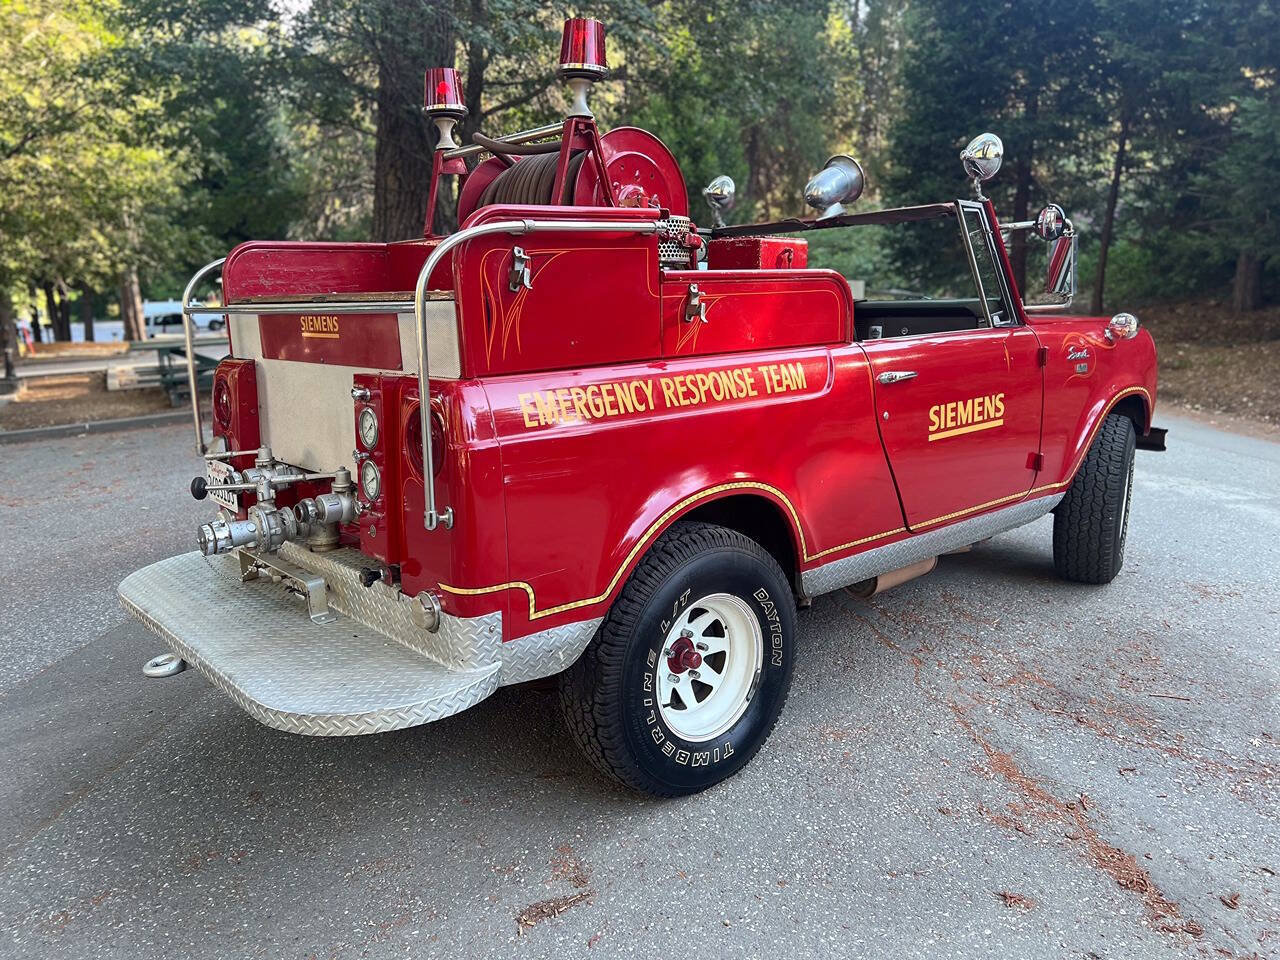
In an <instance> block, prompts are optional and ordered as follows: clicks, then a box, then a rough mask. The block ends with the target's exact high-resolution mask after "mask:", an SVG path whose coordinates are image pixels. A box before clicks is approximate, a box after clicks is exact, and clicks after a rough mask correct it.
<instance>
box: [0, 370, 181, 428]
mask: <svg viewBox="0 0 1280 960" xmlns="http://www.w3.org/2000/svg"><path fill="white" fill-rule="evenodd" d="M171 409H173V408H172V407H171V406H170V405H169V396H168V394H166V393H165V392H164V390H162V389H160V388H159V387H147V388H144V389H141V390H111V391H108V390H107V375H106V374H105V373H102V372H88V373H68V374H61V375H58V376H52V377H35V378H31V379H28V380H24V381H23V383H22V389H20V390H19V391H18V395H17V396H16V397H14V398H13V399H12V400H11V401H9V402H8V403H6V404H4V405H3V406H0V430H25V429H28V428H30V427H52V426H58V425H60V424H64V423H85V422H88V421H91V420H114V419H117V418H119V417H137V416H143V415H145V414H148V413H161V412H165V411H168V410H171Z"/></svg>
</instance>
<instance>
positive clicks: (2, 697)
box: [0, 416, 1280, 960]
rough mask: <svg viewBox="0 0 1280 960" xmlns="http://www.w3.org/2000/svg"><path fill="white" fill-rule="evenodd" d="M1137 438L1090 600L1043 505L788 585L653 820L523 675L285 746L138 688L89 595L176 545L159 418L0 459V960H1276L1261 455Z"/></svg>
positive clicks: (174, 471)
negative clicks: (762, 698)
mask: <svg viewBox="0 0 1280 960" xmlns="http://www.w3.org/2000/svg"><path fill="white" fill-rule="evenodd" d="M1159 420H1160V423H1161V424H1162V425H1163V426H1167V427H1170V428H1171V429H1170V434H1169V451H1168V452H1167V453H1163V454H1159V453H1143V452H1140V453H1139V454H1138V456H1139V460H1138V466H1137V479H1136V487H1135V494H1134V501H1133V507H1132V521H1131V528H1130V533H1129V545H1128V556H1127V560H1126V565H1125V568H1124V570H1123V571H1122V572H1121V574H1120V576H1119V578H1118V579H1117V580H1116V582H1115V583H1113V584H1112V585H1110V586H1108V587H1101V588H1098V587H1085V586H1079V585H1074V584H1067V583H1063V582H1061V581H1059V580H1057V579H1056V578H1055V576H1054V574H1053V569H1052V563H1051V551H1050V532H1051V520H1050V519H1048V518H1046V519H1044V520H1041V521H1038V522H1037V523H1035V524H1033V525H1031V526H1029V527H1025V528H1023V529H1021V530H1018V531H1015V532H1013V533H1010V534H1006V535H1004V536H1001V537H998V538H996V539H995V540H993V541H991V542H990V543H988V544H986V545H983V546H981V547H979V548H978V549H976V550H974V551H972V552H971V553H968V554H963V555H958V556H950V557H946V558H944V559H943V561H942V563H941V565H940V567H939V569H938V570H937V571H936V572H935V573H933V574H932V575H930V576H929V577H926V578H924V579H921V580H918V581H914V582H912V583H909V584H906V585H904V586H903V587H900V588H899V589H897V590H895V591H893V592H891V593H888V594H885V595H882V596H880V597H876V598H874V599H873V600H871V601H869V602H863V601H856V600H854V599H852V598H851V597H848V596H846V595H843V594H836V595H831V596H828V597H823V598H820V599H818V600H817V601H816V602H815V603H814V605H813V607H812V609H811V610H808V611H806V612H804V613H802V614H801V617H800V637H799V640H800V655H799V658H798V666H797V670H796V677H795V684H794V687H793V689H792V692H791V698H790V701H789V702H788V704H787V708H786V710H785V712H784V714H783V717H782V720H781V721H780V723H779V726H778V729H777V730H776V731H775V733H774V735H773V737H772V738H771V740H770V741H769V743H768V744H767V745H766V746H765V748H764V750H763V751H762V752H761V754H760V755H759V757H757V759H756V760H755V761H754V762H753V763H752V764H751V765H749V766H748V767H747V768H746V769H745V770H744V771H743V772H742V773H741V774H740V775H739V776H738V777H736V778H734V779H733V780H730V781H729V782H727V783H725V784H723V785H721V786H719V787H717V788H715V789H713V790H711V791H708V792H707V793H704V794H701V795H699V796H696V797H691V798H687V799H682V800H678V801H656V800H651V799H646V798H642V797H637V796H634V795H631V794H628V793H625V792H622V791H620V790H619V789H617V788H615V787H614V786H613V785H611V784H610V783H608V782H606V781H604V780H603V779H602V778H600V777H599V776H597V775H595V774H594V773H592V772H590V770H589V769H588V768H587V766H586V765H585V763H584V762H583V761H581V760H580V759H579V758H578V755H577V754H576V752H575V751H574V749H573V747H572V746H571V744H570V743H569V742H568V736H567V734H566V732H565V731H564V729H563V728H562V725H561V721H560V719H559V716H558V711H557V708H556V704H555V702H554V699H553V694H552V693H551V692H550V691H548V690H545V689H536V688H528V687H525V688H508V689H504V690H501V691H499V692H498V693H497V694H495V695H494V696H493V697H491V698H490V699H489V700H487V701H485V702H484V703H482V704H480V705H479V706H477V707H475V708H473V709H472V710H469V711H467V712H465V713H463V714H461V715H458V716H456V717H452V718H450V719H448V720H444V721H441V722H438V723H435V724H431V725H429V726H426V727H421V728H417V729H413V730H407V731H401V732H398V733H393V734H384V735H380V736H374V737H364V738H359V739H349V740H347V739H343V740H318V739H307V738H303V737H298V736H291V735H288V734H283V733H278V732H275V731H272V730H269V729H267V728H265V727H261V726H259V725H257V724H256V723H255V722H254V721H252V720H250V719H249V718H248V717H247V716H245V715H244V714H242V713H241V712H240V711H239V710H238V709H237V708H236V707H234V706H233V705H232V704H231V703H230V702H229V701H228V700H227V699H226V698H225V697H223V696H222V695H221V694H219V693H217V692H216V691H214V690H213V689H212V688H211V687H210V686H209V685H208V684H207V683H206V682H205V681H204V680H203V679H202V678H201V677H200V676H199V674H197V673H196V672H195V671H191V670H189V671H187V672H185V673H183V674H180V675H179V676H177V677H175V678H172V679H168V680H147V679H144V678H143V676H142V674H141V666H142V663H143V662H144V661H145V660H146V659H147V658H148V657H149V656H151V655H153V654H155V653H158V652H160V651H161V646H160V644H159V642H158V641H156V640H154V639H153V638H152V637H151V635H150V634H149V633H147V632H146V631H145V630H144V629H143V628H141V627H140V626H139V625H138V624H136V623H134V622H132V621H130V620H127V619H126V618H125V616H124V615H123V614H122V613H121V612H120V610H119V608H118V607H117V605H116V600H115V587H116V584H117V583H118V582H119V580H120V579H121V578H122V577H124V576H125V575H126V574H127V573H129V572H130V571H132V570H133V569H135V568H137V567H139V566H141V565H144V564H147V563H150V562H153V561H155V560H159V559H161V558H163V557H166V556H169V555H171V554H173V553H176V552H179V551H183V550H187V549H190V548H191V546H192V544H193V538H194V529H195V524H196V522H197V521H198V520H199V519H201V518H203V517H204V515H205V514H206V513H207V511H208V508H207V506H206V505H202V504H196V503H195V502H193V501H192V500H191V499H190V498H189V496H187V495H186V494H185V492H184V491H185V488H186V485H187V483H188V481H189V480H190V477H191V476H192V475H193V474H194V473H195V472H196V471H197V470H198V469H199V462H198V460H197V459H196V457H195V455H194V452H193V451H192V449H191V447H190V442H189V436H188V430H187V429H186V428H184V427H171V428H163V429H154V430H147V431H136V432H132V433H119V434H104V435H90V436H85V437H79V438H67V439H59V440H53V441H47V442H39V443H30V444H18V445H13V446H8V447H0V583H3V584H4V593H3V596H4V603H3V604H2V605H0V957H68V958H76V960H87V958H93V957H128V958H130V960H144V958H151V957H166V958H167V957H194V958H204V957H209V958H222V957H298V958H307V957H317V958H349V957H376V958H382V957H410V956H414V957H416V956H424V957H425V956H440V957H501V958H504V960H507V958H512V957H520V958H523V957H530V958H532V957H579V956H581V957H595V956H616V955H625V956H630V955H636V956H646V957H655V958H669V957H688V956H697V957H701V958H715V957H763V956H768V957H770V958H771V960H772V958H780V957H793V956H794V957H832V956H835V957H846V956H848V957H853V956H857V957H892V958H894V960H899V958H909V957H940V956H965V957H970V956H972V957H988V956H991V957H996V956H998V957H1026V958H1039V957H1086V958H1092V957H1106V958H1110V957H1115V958H1120V957H1126V958H1128V957H1147V956H1153V957H1155V956H1182V955H1189V956H1196V957H1204V956H1208V957H1215V956H1236V957H1246V956H1251V955H1253V954H1257V955H1260V956H1269V955H1280V893H1278V892H1277V888H1278V885H1280V878H1278V877H1277V873H1280V803H1278V800H1280V778H1278V775H1280V752H1278V750H1277V737H1280V730H1278V729H1277V728H1278V727H1280V722H1278V721H1280V629H1277V627H1278V626H1280V445H1277V444H1275V443H1272V442H1269V441H1266V440H1258V439H1250V438H1246V437H1242V436H1237V435H1233V434H1228V433H1223V432H1219V431H1216V430H1214V429H1211V428H1209V427H1205V426H1201V425H1197V424H1195V423H1192V422H1190V421H1185V420H1179V419H1174V418H1171V417H1167V416H1161V417H1160V418H1159Z"/></svg>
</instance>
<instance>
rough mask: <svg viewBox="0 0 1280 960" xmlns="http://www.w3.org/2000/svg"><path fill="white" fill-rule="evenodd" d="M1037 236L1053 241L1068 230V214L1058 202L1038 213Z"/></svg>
mask: <svg viewBox="0 0 1280 960" xmlns="http://www.w3.org/2000/svg"><path fill="white" fill-rule="evenodd" d="M1035 231H1036V236H1038V237H1039V238H1040V239H1041V240H1045V241H1047V242H1049V243H1052V242H1053V241H1054V240H1057V239H1058V238H1059V237H1060V236H1062V235H1063V234H1064V233H1066V231H1067V214H1066V211H1065V210H1063V209H1062V208H1061V207H1060V206H1058V205H1057V204H1056V203H1051V204H1049V205H1048V206H1047V207H1045V208H1044V209H1043V210H1041V211H1040V212H1039V213H1038V214H1037V215H1036V225H1035Z"/></svg>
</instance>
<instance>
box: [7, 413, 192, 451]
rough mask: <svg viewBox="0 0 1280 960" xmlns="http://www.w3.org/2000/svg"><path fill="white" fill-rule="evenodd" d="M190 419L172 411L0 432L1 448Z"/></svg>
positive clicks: (168, 423) (158, 425) (188, 415)
mask: <svg viewBox="0 0 1280 960" xmlns="http://www.w3.org/2000/svg"><path fill="white" fill-rule="evenodd" d="M190 419H191V411H190V410H172V411H169V412H167V413H152V414H147V415H146V416H144V417H120V418H119V419H116V420H90V421H88V422H86V423H61V424H58V425H57V426H53V427H30V428H28V429H26V430H0V446H2V445H4V444H7V443H23V442H25V441H28V440H50V439H53V438H56V437H74V436H80V435H82V434H86V433H113V432H115V431H118V430H137V429H140V428H142V427H165V426H169V425H170V424H174V423H184V422H186V421H188V420H190Z"/></svg>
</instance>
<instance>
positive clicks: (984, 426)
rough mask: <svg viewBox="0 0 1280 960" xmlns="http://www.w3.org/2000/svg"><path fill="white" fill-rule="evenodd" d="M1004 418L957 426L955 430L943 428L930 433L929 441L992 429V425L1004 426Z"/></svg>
mask: <svg viewBox="0 0 1280 960" xmlns="http://www.w3.org/2000/svg"><path fill="white" fill-rule="evenodd" d="M1003 426H1004V420H1003V419H1000V420H988V421H987V422H986V423H973V424H970V425H969V426H967V427H956V428H955V429H954V430H943V431H942V432H941V433H931V434H929V442H930V443H932V442H933V441H934V440H945V439H946V438H947V437H958V436H960V434H962V433H977V432H978V431H979V430H990V429H991V428H992V427H1003Z"/></svg>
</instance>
